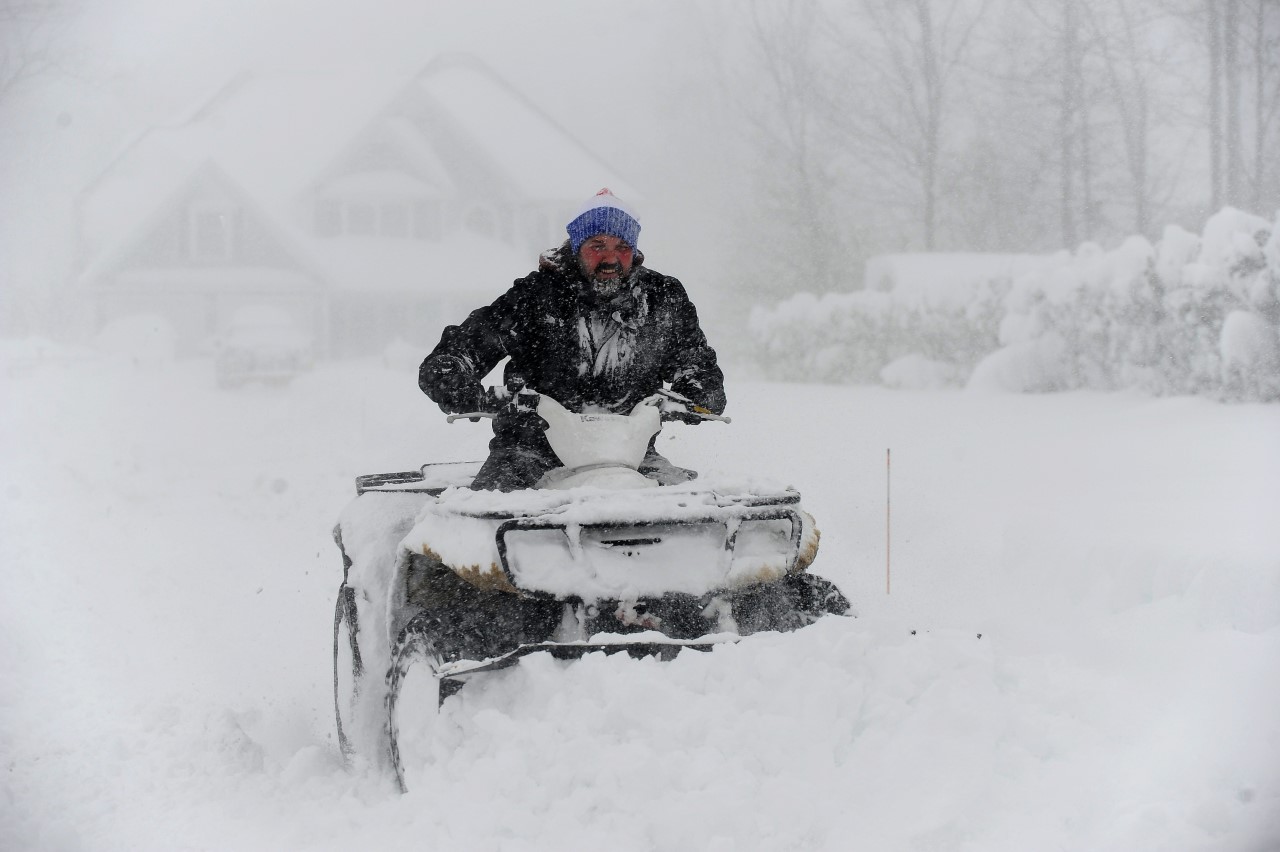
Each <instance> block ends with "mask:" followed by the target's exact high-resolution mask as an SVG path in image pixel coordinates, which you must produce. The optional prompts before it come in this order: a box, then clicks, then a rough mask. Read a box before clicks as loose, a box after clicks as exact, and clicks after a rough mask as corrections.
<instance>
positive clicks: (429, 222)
mask: <svg viewBox="0 0 1280 852" xmlns="http://www.w3.org/2000/svg"><path fill="white" fill-rule="evenodd" d="M413 235H414V236H415V237H417V238H418V239H420V240H438V239H440V238H441V237H443V236H444V213H443V211H442V210H441V209H440V202H439V201H424V200H419V201H415V202H414V203H413Z"/></svg>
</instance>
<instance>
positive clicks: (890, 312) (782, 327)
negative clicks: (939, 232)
mask: <svg viewBox="0 0 1280 852" xmlns="http://www.w3.org/2000/svg"><path fill="white" fill-rule="evenodd" d="M970 285H971V286H969V287H968V288H966V296H967V298H964V299H957V298H955V297H954V295H953V294H952V295H944V296H941V297H933V296H930V295H929V294H927V293H913V294H911V295H910V296H904V295H903V294H901V293H898V292H882V291H875V290H862V291H858V292H854V293H842V294H827V295H824V296H822V297H821V298H819V297H816V296H813V295H812V294H809V293H800V294H798V295H796V296H794V297H792V298H791V299H788V300H787V301H785V302H782V303H781V304H779V305H776V306H774V307H772V308H763V307H757V308H755V309H754V310H753V311H752V313H751V320H750V329H751V333H752V337H753V338H754V339H755V340H757V341H759V342H760V344H761V345H760V346H759V347H758V348H757V349H756V357H757V359H758V360H759V362H760V365H761V367H762V368H763V369H764V371H765V373H766V375H768V376H770V377H771V378H776V379H779V380H783V381H788V380H791V381H795V380H805V381H821V382H835V383H845V382H849V383H865V382H875V381H878V380H884V381H885V382H886V383H887V384H891V385H893V386H902V387H920V386H922V385H921V382H923V383H924V385H923V386H936V385H937V384H938V382H940V381H945V382H946V383H949V384H957V383H959V382H961V381H962V380H963V379H964V377H966V376H967V375H968V374H969V371H970V370H971V369H972V368H973V365H974V364H975V363H977V361H978V359H980V358H981V357H982V356H983V355H985V354H987V353H988V352H990V351H991V350H992V349H994V348H995V347H996V345H997V331H998V327H999V323H1000V317H1001V313H1002V307H1001V306H1002V304H1003V300H1004V294H1005V292H1006V291H1007V290H1008V281H1007V280H1003V281H1002V280H1000V279H998V278H983V279H980V280H977V281H973V282H970ZM903 359H910V360H908V361H905V362H903V363H902V364H898V362H900V361H902V360H903ZM926 362H927V363H928V364H929V365H930V366H929V367H928V373H929V377H928V378H925V377H924V376H923V374H921V373H920V371H919V368H920V366H921V365H922V364H924V363H926ZM895 364H897V365H898V366H897V367H896V368H895V369H889V370H888V371H887V372H885V371H886V369H887V368H888V367H889V366H890V365H895ZM907 365H914V366H907ZM905 371H911V372H912V373H913V374H914V377H910V378H909V377H908V376H907V375H906V372H905Z"/></svg>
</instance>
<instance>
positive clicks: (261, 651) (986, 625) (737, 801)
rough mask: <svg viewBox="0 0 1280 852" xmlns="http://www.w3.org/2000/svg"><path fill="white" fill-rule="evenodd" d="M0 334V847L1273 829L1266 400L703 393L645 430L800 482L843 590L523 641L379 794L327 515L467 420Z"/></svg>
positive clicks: (477, 441)
mask: <svg viewBox="0 0 1280 852" xmlns="http://www.w3.org/2000/svg"><path fill="white" fill-rule="evenodd" d="M6 357H7V360H6V361H5V363H4V364H0V367H3V370H0V393H2V398H0V412H2V413H0V423H2V424H3V433H2V434H0V453H2V455H0V459H2V462H0V470H2V471H3V477H4V482H3V492H2V493H0V501H2V502H0V506H2V507H3V510H2V514H0V523H2V529H0V566H3V567H2V568H0V570H3V576H4V593H3V595H2V596H0V683H3V690H2V691H0V753H3V755H4V761H5V762H4V767H5V773H4V787H3V796H0V848H4V849H66V850H77V849H86V850H115V849H120V850H125V849H128V850H173V849H217V850H224V849H226V850H230V849H236V850H248V849H255V850H256V849H262V850H267V849H335V850H336V849H343V850H348V849H354V848H386V849H403V848H434V849H447V850H470V849H476V850H544V849H552V850H557V849H564V850H571V849H586V848H610V849H620V850H649V849H662V850H686V849H687V850H727V849H761V850H777V849H805V850H808V849H840V850H843V849H852V848H863V849H873V850H983V852H989V850H1005V849H1007V850H1019V851H1020V852H1021V850H1028V849H1036V850H1040V849H1045V850H1048V849H1064V850H1066V849H1069V850H1085V849H1087V850H1138V849H1143V850H1146V849H1168V850H1223V852H1254V850H1265V849H1276V848H1280V532H1278V530H1280V524H1278V523H1277V521H1276V518H1277V517H1280V406H1255V405H1238V406H1225V405H1219V404H1215V403H1211V402H1208V401H1205V400H1200V399H1188V398H1171V399H1160V400H1154V399H1149V398H1144V397H1141V396H1136V395H1128V394H1113V395H1101V394H1085V393H1075V394H1064V395H1057V396H996V395H985V394H980V393H974V392H969V393H965V392H958V391H937V392H919V393H914V392H892V391H886V390H883V389H871V388H847V387H839V388H836V387H822V386H784V385H770V384H743V383H736V384H735V383H733V382H732V381H731V383H730V386H729V393H730V411H729V413H730V414H732V415H733V418H734V423H733V424H732V425H728V426H726V425H723V424H705V425H703V426H699V427H697V428H696V429H695V428H689V427H683V426H677V427H674V428H673V429H672V430H671V436H670V438H668V437H667V436H665V435H664V437H663V438H662V439H661V440H662V442H663V443H662V447H663V449H664V452H666V453H667V454H668V455H669V456H670V457H671V458H672V460H673V461H675V462H676V463H677V464H682V463H683V464H689V465H691V466H696V467H700V468H701V469H703V470H704V471H708V472H711V471H720V472H724V473H725V474H726V475H727V474H733V473H741V472H744V471H750V472H752V473H754V474H758V475H760V476H762V477H768V478H771V479H777V480H782V481H785V482H789V483H791V484H793V485H795V486H796V487H797V488H799V489H800V490H801V492H802V493H803V494H804V495H805V505H806V508H807V509H808V510H809V511H810V512H811V513H812V514H813V515H814V516H815V517H816V518H817V521H818V525H819V526H820V527H821V528H822V531H823V539H822V550H821V552H820V554H819V557H818V560H817V563H816V564H815V570H817V571H818V572H820V573H823V574H825V575H827V576H829V577H831V578H832V579H834V580H835V581H837V582H838V583H839V584H840V585H841V586H842V588H844V589H845V591H846V592H847V593H848V594H849V595H850V597H851V598H852V599H853V600H854V602H855V606H856V608H857V609H858V611H859V616H860V617H859V618H857V619H834V618H833V619H827V620H825V621H823V622H821V623H819V624H817V625H815V626H814V627H811V628H808V629H806V630H803V631H800V632H798V633H795V634H790V635H772V634H770V635H762V636H757V637H754V638H753V639H752V640H751V641H747V642H743V643H741V644H739V645H735V646H728V647H721V648H718V649H717V650H715V651H714V652H712V653H709V654H696V653H687V654H683V655H681V656H680V657H679V658H678V659H676V660H675V661H674V662H671V663H665V664H663V663H656V662H653V661H633V660H629V659H621V658H618V657H610V658H588V659H585V660H582V661H580V662H577V663H573V664H566V663H560V662H557V661H554V660H551V659H549V658H545V657H542V656H534V657H532V658H529V659H527V660H526V661H524V662H523V663H522V664H521V665H520V666H518V667H517V668H515V669H513V670H510V671H507V672H502V673H498V674H495V675H493V676H492V677H490V678H489V679H487V680H486V681H484V682H476V683H472V684H470V685H468V686H467V688H466V689H465V690H464V691H463V692H462V693H460V694H459V695H458V696H457V697H455V698H451V699H450V700H449V701H448V702H447V703H446V705H445V708H444V719H443V721H444V725H443V729H444V737H443V742H442V743H441V745H440V748H439V749H438V751H437V753H436V756H435V765H434V767H432V769H431V771H430V772H428V773H427V777H428V778H429V780H428V781H427V782H426V783H425V784H424V785H423V786H421V787H419V788H416V789H414V790H413V791H412V792H411V793H409V794H408V795H405V796H399V795H397V794H395V793H393V792H392V791H391V789H390V788H389V786H388V785H386V784H379V783H377V782H376V781H375V780H374V779H370V778H365V777H356V776H354V775H352V774H349V773H348V772H347V771H346V770H345V769H344V768H343V766H342V764H341V761H340V759H339V757H338V752H337V749H336V746H335V742H334V740H335V737H334V733H333V720H332V710H331V680H330V677H331V674H330V665H331V658H330V653H331V650H330V642H331V630H332V612H333V610H332V607H333V595H334V592H335V591H336V588H337V586H338V583H339V580H340V577H341V569H340V565H339V561H338V554H337V550H336V548H335V547H334V546H333V544H332V542H331V541H330V538H329V535H330V528H331V526H332V524H333V522H334V520H335V519H336V518H337V516H338V514H339V512H340V511H341V510H342V508H343V506H344V505H345V504H346V503H347V501H348V500H349V499H350V498H351V496H352V495H353V489H352V479H353V477H354V476H355V475H356V474H358V473H368V472H376V471H391V470H403V469H406V468H411V467H414V466H416V465H417V464H419V463H421V462H423V461H427V460H433V459H441V458H479V457H481V456H482V454H483V449H484V444H485V441H486V434H485V433H486V431H487V430H486V428H485V427H484V426H483V425H472V424H469V423H465V422H463V423H458V424H453V425H447V424H446V423H445V422H444V420H443V417H441V416H440V415H439V413H438V411H436V409H435V408H434V406H433V405H431V404H430V403H429V402H428V401H427V400H425V399H424V398H422V397H421V395H420V394H418V392H417V390H416V388H415V387H414V378H413V373H412V369H409V370H407V371H406V370H398V371H393V370H390V369H387V368H385V367H383V366H382V365H380V364H377V363H373V362H368V363H347V364H337V365H325V366H322V367H321V368H320V369H319V370H317V371H316V372H315V373H313V374H310V375H307V376H304V377H302V378H301V379H300V380H298V381H297V382H295V383H294V385H292V386H290V387H288V388H285V389H278V390H272V389H267V388H260V387H250V388H246V389H243V390H241V391H236V392H219V391H217V390H215V389H214V387H213V376H212V368H211V366H210V365H209V364H208V363H206V362H194V363H182V364H153V365H145V364H144V365H140V366H138V365H133V364H129V363H127V362H121V361H108V360H102V359H99V358H94V357H88V356H86V357H84V358H81V359H71V360H69V361H67V360H63V361H60V362H57V363H54V362H53V361H52V360H51V359H49V358H48V357H45V358H44V359H43V360H42V361H40V360H38V361H37V362H35V363H31V362H24V363H23V364H21V365H20V366H19V365H18V362H17V361H16V360H15V359H14V358H13V357H9V356H6ZM887 448H892V451H893V454H892V461H893V469H892V490H891V494H892V537H893V541H892V587H891V589H892V593H891V594H888V595H886V591H885V532H886V512H885V499H886V464H885V450H886V449H887ZM913 631H915V632H914V633H913ZM978 634H982V635H981V638H978Z"/></svg>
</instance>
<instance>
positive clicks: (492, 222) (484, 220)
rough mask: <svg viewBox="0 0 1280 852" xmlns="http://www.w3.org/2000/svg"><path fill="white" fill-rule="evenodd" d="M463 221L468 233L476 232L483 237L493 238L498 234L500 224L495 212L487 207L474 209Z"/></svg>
mask: <svg viewBox="0 0 1280 852" xmlns="http://www.w3.org/2000/svg"><path fill="white" fill-rule="evenodd" d="M463 221H464V223H465V224H466V227H467V230H468V231H474V232H475V233H477V234H479V235H480V236H482V237H493V236H496V235H497V233H498V222H497V220H496V219H495V218H494V215H493V211H492V210H490V209H489V208H487V207H472V208H471V210H469V211H468V212H467V217H466V219H464V220H463Z"/></svg>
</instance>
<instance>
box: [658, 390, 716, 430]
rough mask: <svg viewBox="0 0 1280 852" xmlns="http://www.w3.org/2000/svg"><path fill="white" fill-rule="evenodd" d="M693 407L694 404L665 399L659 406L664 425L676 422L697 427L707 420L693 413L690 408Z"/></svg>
mask: <svg viewBox="0 0 1280 852" xmlns="http://www.w3.org/2000/svg"><path fill="white" fill-rule="evenodd" d="M692 405H693V403H686V402H680V401H678V400H674V399H671V398H669V397H668V398H664V399H663V400H662V402H661V403H660V404H659V405H658V412H659V414H660V416H661V418H662V421H663V422H664V423H669V422H671V421H672V420H676V421H679V422H681V423H689V424H691V425H694V426H696V425H697V424H699V423H701V422H702V421H703V420H705V419H706V418H705V417H703V416H702V415H700V414H695V413H694V412H693V411H690V410H689V408H690V406H692ZM708 413H709V412H708Z"/></svg>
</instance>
